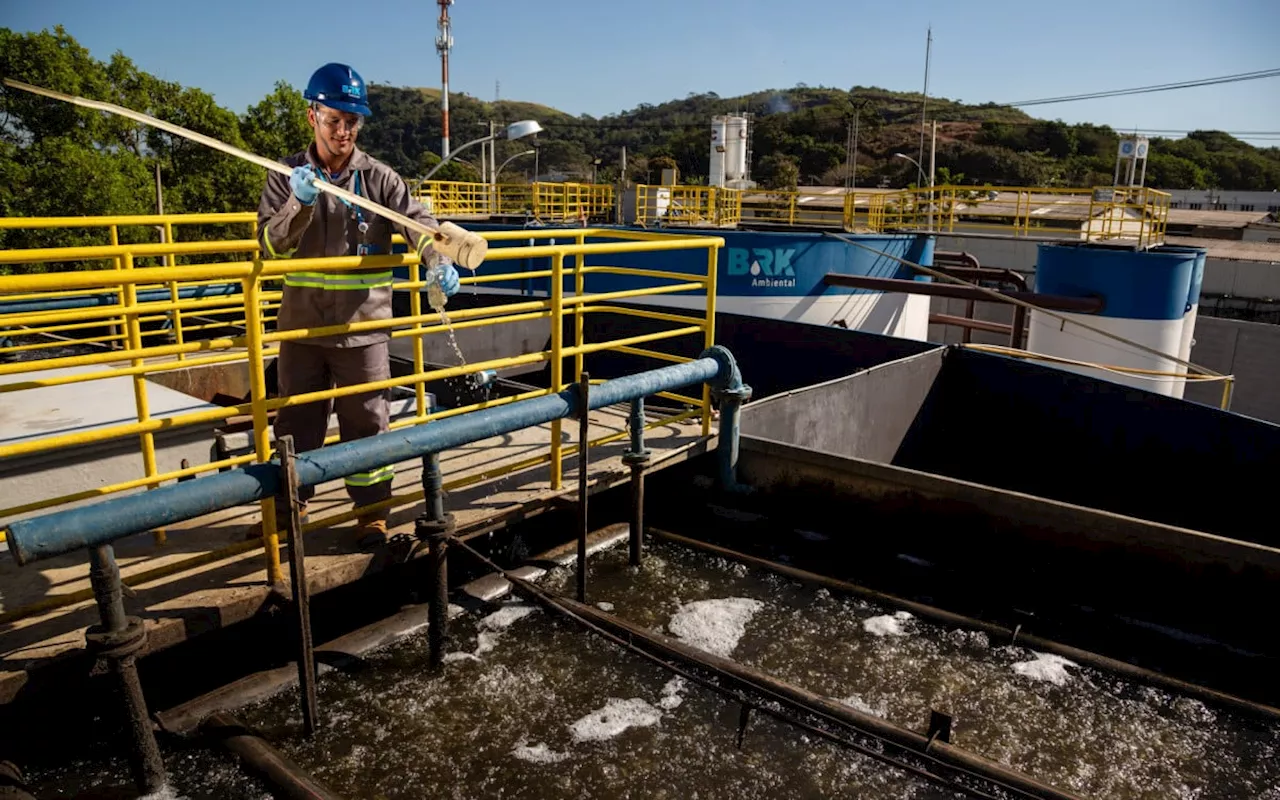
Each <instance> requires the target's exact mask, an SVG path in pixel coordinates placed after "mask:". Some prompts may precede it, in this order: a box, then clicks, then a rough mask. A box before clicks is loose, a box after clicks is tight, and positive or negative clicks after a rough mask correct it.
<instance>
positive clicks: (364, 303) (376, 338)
mask: <svg viewBox="0 0 1280 800" xmlns="http://www.w3.org/2000/svg"><path fill="white" fill-rule="evenodd" d="M308 162H310V163H311V165H312V166H313V167H314V168H315V171H316V173H317V174H319V175H323V176H324V178H325V179H327V180H329V181H330V182H331V183H333V184H334V185H335V186H338V187H340V188H342V189H346V190H347V191H350V192H353V193H357V194H360V195H362V196H364V197H368V198H369V199H371V200H373V201H374V202H376V203H378V204H380V205H383V206H386V207H387V208H390V209H392V210H395V211H398V212H400V213H401V214H404V215H405V216H407V217H411V218H413V219H417V220H421V221H423V222H424V223H427V224H430V225H433V226H434V225H435V224H436V222H435V219H434V218H433V217H432V216H431V215H430V214H429V213H427V210H426V209H425V208H424V207H423V206H422V205H421V204H420V203H419V202H418V201H417V200H415V199H413V198H412V197H411V196H410V194H409V190H408V187H407V186H406V185H405V183H404V181H403V180H402V179H401V178H400V176H399V175H397V174H396V173H395V171H394V170H392V169H391V168H390V167H388V166H387V165H386V164H383V163H382V162H380V161H378V160H377V159H375V158H373V157H371V156H369V155H368V154H367V153H364V152H363V151H361V150H360V149H359V148H355V150H354V152H353V153H352V155H351V158H350V160H349V161H348V162H347V166H346V168H344V169H343V171H342V172H341V173H339V174H337V175H331V174H328V173H326V172H325V170H324V167H323V165H322V164H321V162H320V159H319V158H318V157H317V156H316V149H315V144H314V143H312V144H311V146H310V147H308V148H307V150H306V151H305V152H302V153H297V154H294V155H292V156H289V157H288V158H285V159H283V163H285V164H287V165H288V166H290V167H295V166H299V165H301V164H305V163H308ZM360 222H364V223H367V229H366V230H365V231H364V232H363V233H362V232H361V231H360V227H361V226H360V225H359V223H360ZM393 229H394V230H395V231H398V232H399V233H400V234H401V235H403V236H404V237H405V239H406V240H407V241H408V242H409V246H410V248H411V249H412V250H414V251H416V252H417V253H418V254H419V255H421V254H422V253H423V252H424V251H425V250H426V248H428V247H430V246H431V242H432V238H431V237H430V236H423V235H421V234H418V233H416V232H413V231H408V230H405V229H403V228H402V227H401V226H399V225H395V224H394V223H392V222H390V221H388V220H386V219H383V218H382V217H379V216H376V215H374V214H373V213H371V212H369V211H366V210H364V209H361V208H359V207H354V208H349V207H348V206H347V204H346V203H345V201H343V200H341V199H340V198H337V197H334V196H333V195H330V194H328V193H326V192H321V193H320V195H319V197H317V198H316V201H315V203H314V204H313V205H311V206H304V205H303V204H302V203H301V202H299V201H298V198H297V197H295V196H294V194H293V190H292V189H291V188H290V187H289V177H288V176H287V175H282V174H279V173H276V172H270V173H268V174H267V184H266V186H265V187H264V188H263V190H262V200H261V202H260V203H259V205H258V243H259V245H261V247H262V252H263V256H264V257H270V258H290V257H292V258H317V257H323V256H346V255H352V256H354V255H365V254H368V255H386V254H389V253H390V252H391V235H392V232H393ZM391 283H392V273H391V269H390V268H385V269H382V268H375V269H363V270H338V271H333V272H311V271H306V272H291V273H289V274H288V275H286V276H285V280H284V297H283V299H282V300H281V302H280V312H279V316H278V319H277V322H276V325H277V329H278V330H282V331H284V330H294V329H299V328H319V327H324V326H329V325H343V324H346V323H352V322H363V321H366V320H383V319H389V318H390V317H391V316H392V308H391ZM389 341H390V332H389V331H386V330H381V331H365V332H358V333H342V334H334V335H329V336H323V337H317V338H308V339H302V340H298V341H288V342H281V343H280V354H279V356H278V357H277V360H276V366H277V372H278V375H279V385H280V396H281V397H285V396H289V395H297V394H304V393H307V392H316V391H324V390H326V389H330V388H333V387H334V386H335V385H336V386H338V387H342V386H350V385H352V384H356V383H366V382H369V381H378V380H385V379H387V378H390V377H391V367H390V362H389V353H388V342H389ZM331 408H336V410H337V415H338V428H339V434H340V436H341V439H342V441H344V442H345V441H350V440H352V439H359V438H363V437H366V436H372V435H374V434H377V433H381V432H383V431H385V430H387V423H388V410H387V393H386V392H385V391H375V392H365V393H360V394H355V395H348V396H346V397H339V398H336V399H334V400H330V401H321V402H313V403H306V404H304V405H300V406H290V407H286V408H282V409H280V410H279V413H278V415H277V416H276V422H275V434H276V436H277V437H280V436H286V435H292V436H293V439H294V447H295V448H296V450H297V452H304V451H307V450H314V449H316V448H318V447H320V446H321V444H322V443H323V442H324V437H325V433H326V431H327V429H328V420H329V414H330V409H331ZM393 477H394V473H393V469H392V467H391V466H386V467H383V468H381V469H377V470H374V471H372V472H367V473H360V474H356V475H351V476H349V477H347V479H346V486H347V493H348V495H349V496H350V497H351V500H352V501H353V502H354V503H355V504H356V505H357V506H363V505H368V504H370V503H377V502H380V501H382V500H386V499H387V498H389V497H390V496H391V480H392V478H393ZM299 494H300V499H302V500H304V501H305V500H308V499H310V498H311V497H312V496H314V494H315V491H314V489H312V488H310V487H303V489H302V491H300V492H299ZM370 517H371V518H372V517H380V518H383V519H385V518H386V513H385V512H383V513H381V514H374V515H370Z"/></svg>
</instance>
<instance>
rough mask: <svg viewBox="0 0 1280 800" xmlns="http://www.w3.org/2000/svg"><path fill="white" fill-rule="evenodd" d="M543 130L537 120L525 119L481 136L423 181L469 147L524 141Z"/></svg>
mask: <svg viewBox="0 0 1280 800" xmlns="http://www.w3.org/2000/svg"><path fill="white" fill-rule="evenodd" d="M541 130H542V126H541V125H539V124H538V121H537V120H532V119H524V120H520V121H519V122H513V123H511V124H510V125H508V126H507V127H506V128H505V129H503V130H501V131H498V132H497V133H491V134H489V135H488V136H481V137H480V138H479V139H473V140H471V141H469V142H467V143H466V144H464V145H463V146H462V147H459V148H458V149H457V150H453V151H451V152H450V153H449V155H448V156H446V157H444V158H442V159H440V163H439V164H436V165H435V166H434V167H432V168H431V171H430V172H428V173H427V174H426V175H425V176H423V178H422V180H424V181H427V180H431V176H432V175H434V174H436V171H437V170H439V169H440V168H441V167H443V166H444V165H445V164H448V163H449V162H450V161H452V160H453V157H454V156H456V155H457V154H458V153H461V152H462V151H463V150H466V149H467V148H468V147H471V146H472V145H477V144H483V143H485V142H492V141H494V140H496V139H523V138H524V137H526V136H532V135H533V134H535V133H537V132H539V131H541Z"/></svg>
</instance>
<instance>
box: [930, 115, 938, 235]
mask: <svg viewBox="0 0 1280 800" xmlns="http://www.w3.org/2000/svg"><path fill="white" fill-rule="evenodd" d="M937 151H938V121H937V120H936V119H935V120H934V121H933V141H932V142H931V143H930V144H929V231H930V232H933V206H934V197H933V166H934V156H935V155H937Z"/></svg>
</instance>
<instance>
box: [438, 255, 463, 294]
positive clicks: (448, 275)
mask: <svg viewBox="0 0 1280 800" xmlns="http://www.w3.org/2000/svg"><path fill="white" fill-rule="evenodd" d="M436 276H437V277H438V278H439V279H440V288H441V289H443V290H444V296H445V297H453V296H454V295H455V294H457V293H458V270H457V269H456V268H455V267H454V266H453V264H452V263H450V262H448V261H445V262H444V263H443V264H441V265H440V266H438V267H436Z"/></svg>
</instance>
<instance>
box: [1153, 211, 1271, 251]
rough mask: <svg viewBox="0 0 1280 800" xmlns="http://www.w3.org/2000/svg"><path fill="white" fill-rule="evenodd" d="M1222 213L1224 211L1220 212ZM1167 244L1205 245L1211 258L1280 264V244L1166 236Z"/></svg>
mask: <svg viewBox="0 0 1280 800" xmlns="http://www.w3.org/2000/svg"><path fill="white" fill-rule="evenodd" d="M1219 213H1222V212H1219ZM1164 241H1165V244H1173V245H1183V246H1186V247H1203V248H1204V249H1205V250H1207V251H1208V257H1209V258H1221V259H1225V260H1228V261H1262V262H1266V263H1272V264H1280V244H1271V243H1270V242H1242V241H1238V240H1234V239H1202V238H1199V237H1196V236H1166V237H1165V239H1164Z"/></svg>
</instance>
